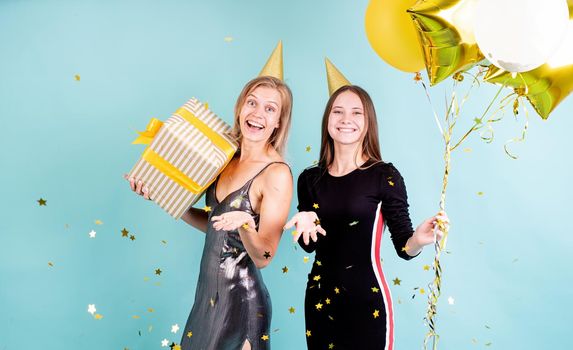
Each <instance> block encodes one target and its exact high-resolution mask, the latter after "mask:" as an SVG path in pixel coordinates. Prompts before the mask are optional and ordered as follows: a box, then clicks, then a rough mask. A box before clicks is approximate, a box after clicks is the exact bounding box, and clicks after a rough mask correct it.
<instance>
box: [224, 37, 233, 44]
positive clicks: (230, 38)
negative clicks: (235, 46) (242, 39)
mask: <svg viewBox="0 0 573 350" xmlns="http://www.w3.org/2000/svg"><path fill="white" fill-rule="evenodd" d="M223 40H225V42H226V43H230V42H233V40H234V38H233V37H232V36H226V37H225V38H223Z"/></svg>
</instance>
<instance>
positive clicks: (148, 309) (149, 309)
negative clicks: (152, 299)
mask: <svg viewBox="0 0 573 350" xmlns="http://www.w3.org/2000/svg"><path fill="white" fill-rule="evenodd" d="M147 311H148V312H153V311H155V310H153V308H152V307H150V308H147Z"/></svg>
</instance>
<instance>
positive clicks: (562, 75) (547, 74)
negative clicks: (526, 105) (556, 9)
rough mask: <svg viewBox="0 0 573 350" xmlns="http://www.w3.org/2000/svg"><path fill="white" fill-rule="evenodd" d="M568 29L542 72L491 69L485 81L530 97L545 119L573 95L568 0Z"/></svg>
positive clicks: (572, 9) (572, 19) (572, 18)
mask: <svg viewBox="0 0 573 350" xmlns="http://www.w3.org/2000/svg"><path fill="white" fill-rule="evenodd" d="M568 6H569V27H568V29H567V34H566V36H565V40H564V41H563V42H562V44H561V46H560V47H559V48H558V49H557V51H556V52H555V54H553V55H552V56H551V58H550V59H549V60H548V61H547V63H545V64H544V65H542V66H541V67H539V68H536V69H534V70H531V71H529V72H524V73H517V74H512V73H510V72H507V71H504V70H503V69H499V68H497V67H495V66H493V65H492V66H490V68H489V70H488V72H487V74H486V76H485V77H484V80H485V81H487V82H490V83H497V84H504V85H505V86H509V87H512V88H514V89H515V90H516V92H517V93H518V94H520V95H524V96H526V97H527V99H528V100H529V102H531V105H532V106H533V108H535V111H536V112H537V113H538V114H539V115H540V116H541V118H543V119H547V118H548V117H549V114H550V113H551V112H552V111H553V110H554V109H555V107H557V105H558V104H559V103H561V101H563V99H565V98H566V97H567V96H568V95H569V94H570V93H571V92H572V91H573V0H568Z"/></svg>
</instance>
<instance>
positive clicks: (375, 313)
mask: <svg viewBox="0 0 573 350" xmlns="http://www.w3.org/2000/svg"><path fill="white" fill-rule="evenodd" d="M372 316H374V318H378V317H380V311H379V310H374V312H373V313H372Z"/></svg>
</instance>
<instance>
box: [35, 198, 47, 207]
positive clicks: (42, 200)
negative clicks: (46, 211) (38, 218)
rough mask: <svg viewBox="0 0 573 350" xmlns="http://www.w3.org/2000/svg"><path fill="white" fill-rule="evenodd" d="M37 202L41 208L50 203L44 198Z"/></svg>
mask: <svg viewBox="0 0 573 350" xmlns="http://www.w3.org/2000/svg"><path fill="white" fill-rule="evenodd" d="M36 202H38V204H39V205H40V206H46V203H48V201H47V200H45V199H43V198H40V199H38V200H37V201H36Z"/></svg>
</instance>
